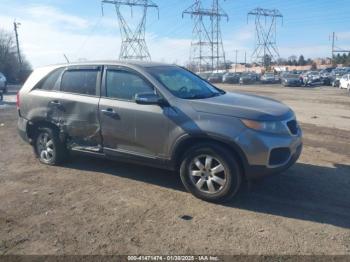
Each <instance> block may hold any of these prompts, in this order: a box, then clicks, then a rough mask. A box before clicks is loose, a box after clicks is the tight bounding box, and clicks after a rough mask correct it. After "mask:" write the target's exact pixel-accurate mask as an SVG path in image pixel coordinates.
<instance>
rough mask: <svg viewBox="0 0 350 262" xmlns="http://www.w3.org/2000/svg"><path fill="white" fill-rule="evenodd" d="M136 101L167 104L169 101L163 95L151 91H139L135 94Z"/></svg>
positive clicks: (138, 102)
mask: <svg viewBox="0 0 350 262" xmlns="http://www.w3.org/2000/svg"><path fill="white" fill-rule="evenodd" d="M135 102H136V103H137V104H140V105H166V104H167V102H166V101H165V100H164V98H162V97H161V96H159V95H157V94H155V93H153V92H149V93H138V94H136V96H135Z"/></svg>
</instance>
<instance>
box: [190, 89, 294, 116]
mask: <svg viewBox="0 0 350 262" xmlns="http://www.w3.org/2000/svg"><path fill="white" fill-rule="evenodd" d="M191 105H192V107H193V109H194V110H196V111H198V112H205V113H211V114H217V115H226V116H233V117H239V118H245V119H251V120H260V121H279V120H285V119H287V118H290V117H292V116H293V114H294V113H293V111H292V110H291V109H290V108H289V107H288V106H286V105H284V104H282V103H281V102H278V101H276V100H273V99H270V98H264V97H260V96H255V95H246V94H240V93H226V94H224V95H221V96H217V97H212V98H208V99H200V100H191Z"/></svg>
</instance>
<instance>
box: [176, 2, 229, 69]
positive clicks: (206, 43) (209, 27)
mask: <svg viewBox="0 0 350 262" xmlns="http://www.w3.org/2000/svg"><path fill="white" fill-rule="evenodd" d="M184 15H190V16H191V18H192V19H193V20H194V27H193V31H192V43H191V55H190V61H191V63H193V65H194V66H195V67H196V68H195V69H196V70H197V71H199V72H201V71H202V70H203V69H204V70H208V69H209V70H211V71H214V70H215V69H216V70H219V69H220V66H221V65H224V69H226V59H225V51H224V46H223V41H222V35H221V27H220V22H221V19H222V18H226V19H227V20H228V15H227V14H226V12H225V11H224V10H223V9H222V8H221V7H220V5H219V0H212V6H211V8H203V6H202V1H201V0H195V1H194V4H193V5H191V6H190V7H189V8H187V9H186V10H185V11H183V14H182V16H183V17H184ZM207 18H209V19H207ZM208 20H209V22H210V23H208Z"/></svg>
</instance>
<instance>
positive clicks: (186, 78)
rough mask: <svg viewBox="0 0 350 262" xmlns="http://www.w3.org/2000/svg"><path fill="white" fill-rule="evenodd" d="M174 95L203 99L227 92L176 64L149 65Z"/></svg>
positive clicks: (154, 75)
mask: <svg viewBox="0 0 350 262" xmlns="http://www.w3.org/2000/svg"><path fill="white" fill-rule="evenodd" d="M146 71H147V72H148V73H150V74H151V75H152V76H153V77H154V78H156V79H157V80H158V81H159V82H160V83H161V84H163V85H164V86H165V87H166V88H167V89H168V90H169V91H170V92H171V93H172V94H173V95H174V96H176V97H179V98H183V99H201V98H209V97H214V96H218V95H221V94H223V93H225V92H224V91H221V90H219V89H217V88H215V87H214V86H212V85H210V84H209V83H208V82H206V81H204V80H203V79H201V78H200V77H198V76H197V75H195V74H193V73H191V72H189V71H187V70H185V69H182V68H180V67H176V66H161V67H149V68H147V69H146Z"/></svg>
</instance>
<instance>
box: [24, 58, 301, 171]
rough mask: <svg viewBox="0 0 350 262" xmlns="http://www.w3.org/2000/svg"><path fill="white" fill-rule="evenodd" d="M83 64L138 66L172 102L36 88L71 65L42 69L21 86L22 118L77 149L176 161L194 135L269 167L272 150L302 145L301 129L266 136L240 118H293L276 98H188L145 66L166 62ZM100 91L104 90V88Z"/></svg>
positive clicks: (158, 90)
mask: <svg viewBox="0 0 350 262" xmlns="http://www.w3.org/2000/svg"><path fill="white" fill-rule="evenodd" d="M80 65H81V66H86V65H98V66H114V67H118V66H120V67H124V68H128V69H131V70H134V71H135V73H137V74H140V75H142V76H143V77H144V78H145V79H147V80H148V81H149V82H150V83H151V84H152V85H153V86H154V88H155V90H156V91H157V93H158V94H160V95H161V96H162V97H164V99H165V100H166V101H167V102H168V105H167V106H164V105H163V106H160V105H140V104H136V103H135V102H134V101H122V100H117V99H110V98H106V97H103V96H102V97H100V96H99V95H98V96H83V95H72V94H69V93H63V92H57V91H45V90H36V89H34V87H35V85H36V84H37V83H39V81H40V80H41V79H43V78H44V77H45V76H46V75H48V74H49V73H50V72H52V71H53V70H55V69H57V68H59V67H67V66H68V65H57V66H51V67H45V68H41V69H37V70H35V71H34V73H33V74H32V75H31V76H30V78H29V79H28V81H27V82H26V84H25V85H24V86H23V88H22V89H21V90H20V93H19V94H20V101H21V107H20V112H21V116H22V117H23V118H24V119H27V120H29V121H30V122H32V123H34V122H35V121H47V122H50V123H52V124H54V125H56V126H57V127H58V128H59V129H60V130H61V132H63V133H65V135H66V136H67V137H68V138H69V140H70V141H71V146H72V147H74V146H82V147H96V148H100V149H102V150H104V152H105V153H106V154H109V153H111V152H113V151H119V152H124V153H128V154H132V155H139V156H144V157H149V158H154V159H164V160H171V158H172V157H173V152H174V151H175V150H176V146H177V145H178V144H180V142H179V141H181V140H183V139H185V138H190V137H206V138H211V139H215V140H219V141H224V142H225V143H227V144H230V145H234V146H236V147H237V148H239V150H240V151H241V152H243V154H244V157H245V159H246V160H247V162H248V164H249V165H252V166H264V167H267V168H269V166H268V159H269V155H270V152H271V150H272V149H274V148H281V147H286V148H289V149H290V152H291V154H294V153H296V149H297V148H298V147H299V146H300V145H301V144H302V138H301V137H302V133H301V131H299V132H298V134H296V135H291V134H290V135H285V134H273V135H272V134H265V133H262V132H257V131H253V130H250V129H248V128H247V127H245V126H244V125H243V123H242V122H241V120H240V119H250V120H258V121H286V120H291V119H294V118H295V116H294V113H293V111H292V110H291V109H290V108H289V107H287V106H286V105H284V104H282V103H280V102H278V101H276V100H273V99H269V98H263V97H258V96H251V95H245V94H239V93H226V94H224V95H221V96H217V97H213V98H208V99H198V100H185V99H180V98H177V97H175V96H173V95H172V94H171V93H170V92H169V91H168V90H167V89H166V88H165V87H164V86H162V85H161V83H159V82H158V81H157V80H156V79H154V78H153V77H152V76H151V75H149V74H148V73H147V72H146V70H145V68H146V67H150V66H162V64H156V63H143V62H126V63H124V62H123V63H119V62H94V63H84V64H74V65H69V66H75V67H79V66H80ZM164 66H165V65H164ZM166 66H168V65H166ZM101 79H103V78H101ZM97 88H99V87H97ZM101 88H103V81H102V87H101ZM98 91H102V93H103V90H98ZM98 94H99V92H98ZM52 101H59V103H60V106H59V107H57V106H55V105H52ZM107 109H112V110H113V112H114V113H115V114H114V115H113V116H111V115H108V114H107V115H106V114H105V113H103V111H104V110H107ZM285 164H286V163H283V165H285Z"/></svg>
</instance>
